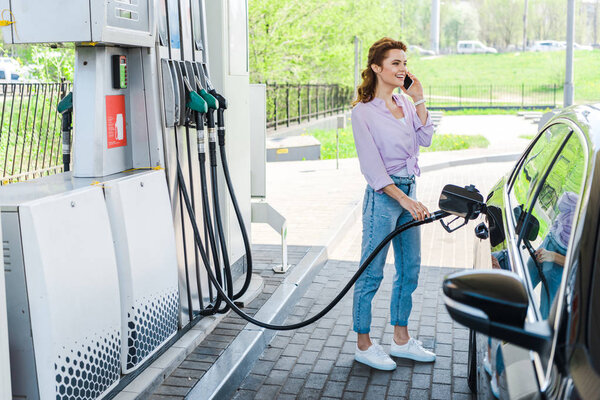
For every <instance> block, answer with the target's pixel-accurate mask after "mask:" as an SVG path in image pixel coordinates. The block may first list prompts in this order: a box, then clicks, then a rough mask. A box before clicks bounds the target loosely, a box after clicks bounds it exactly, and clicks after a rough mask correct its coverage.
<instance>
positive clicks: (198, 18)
mask: <svg viewBox="0 0 600 400" xmlns="http://www.w3.org/2000/svg"><path fill="white" fill-rule="evenodd" d="M200 7H201V5H200V2H199V1H192V34H193V35H194V46H195V48H196V50H199V51H202V50H204V46H203V45H202V42H203V40H204V38H203V32H202V14H201V10H200Z"/></svg>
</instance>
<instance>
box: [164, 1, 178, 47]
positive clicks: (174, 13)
mask: <svg viewBox="0 0 600 400" xmlns="http://www.w3.org/2000/svg"><path fill="white" fill-rule="evenodd" d="M167 10H168V14H169V33H170V35H171V48H172V49H180V48H181V36H180V34H179V3H178V1H177V0H167Z"/></svg>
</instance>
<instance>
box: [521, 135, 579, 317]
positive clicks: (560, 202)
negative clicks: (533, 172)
mask: <svg viewBox="0 0 600 400" xmlns="http://www.w3.org/2000/svg"><path fill="white" fill-rule="evenodd" d="M582 154H583V149H582V145H581V142H580V140H579V137H578V136H577V135H575V134H573V135H571V137H570V138H569V139H568V141H567V143H566V144H565V146H564V148H563V149H562V151H561V152H560V154H558V156H557V158H556V161H555V162H554V164H552V166H550V168H551V169H550V172H549V174H548V176H547V178H546V179H545V181H544V182H542V183H541V185H542V186H541V188H540V190H539V194H538V195H537V197H536V198H534V199H532V201H533V204H532V205H531V206H527V207H526V208H523V207H515V209H514V212H515V219H516V220H517V222H518V223H517V228H516V229H517V233H518V234H519V239H520V240H519V241H520V243H521V246H520V248H521V254H522V258H523V261H524V262H525V263H526V272H527V273H528V275H529V281H530V284H531V288H532V290H533V292H532V293H533V297H534V301H535V307H536V308H537V309H538V310H539V313H540V315H541V316H542V318H543V319H547V318H548V316H549V314H550V310H551V307H552V303H553V301H554V299H555V296H556V293H557V291H558V289H559V288H560V283H561V279H562V275H563V267H564V265H565V256H566V254H567V249H568V245H569V239H570V236H571V232H572V229H571V228H572V226H573V221H574V216H575V208H576V207H577V203H578V201H579V194H580V192H581V185H582V183H583V176H584V158H583V157H582ZM543 172H544V171H543V170H540V171H538V173H539V177H540V178H541V177H542V176H543V175H544V173H543ZM537 192H538V191H537V190H536V193H537ZM523 210H527V212H525V211H523ZM528 214H529V215H528Z"/></svg>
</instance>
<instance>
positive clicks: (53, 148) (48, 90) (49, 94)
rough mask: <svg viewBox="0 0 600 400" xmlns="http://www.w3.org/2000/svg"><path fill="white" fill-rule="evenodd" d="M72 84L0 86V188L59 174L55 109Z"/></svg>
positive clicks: (57, 127)
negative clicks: (4, 185)
mask: <svg viewBox="0 0 600 400" xmlns="http://www.w3.org/2000/svg"><path fill="white" fill-rule="evenodd" d="M71 88H72V84H71V83H67V82H64V83H3V84H0V101H1V102H2V104H1V105H0V109H1V114H0V184H6V183H10V182H16V181H20V180H25V179H30V178H34V177H38V176H42V175H47V174H51V173H56V172H60V171H62V168H63V165H62V146H61V123H60V116H59V114H58V112H57V111H56V106H57V104H58V102H59V101H60V99H61V98H62V97H63V96H64V95H65V94H66V93H68V92H69V91H70V90H71Z"/></svg>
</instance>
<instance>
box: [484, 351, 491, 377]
mask: <svg viewBox="0 0 600 400" xmlns="http://www.w3.org/2000/svg"><path fill="white" fill-rule="evenodd" d="M483 370H484V371H485V373H486V374H488V375H489V376H492V363H490V360H489V359H488V355H487V353H486V354H485V355H484V356H483Z"/></svg>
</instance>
